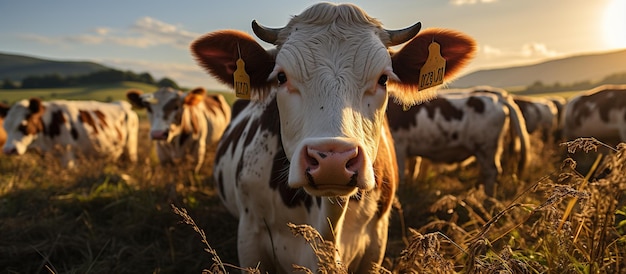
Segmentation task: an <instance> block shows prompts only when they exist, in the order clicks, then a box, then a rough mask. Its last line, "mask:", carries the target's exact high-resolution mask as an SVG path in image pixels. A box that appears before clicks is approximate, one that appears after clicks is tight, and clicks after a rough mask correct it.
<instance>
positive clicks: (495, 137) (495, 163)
mask: <svg viewBox="0 0 626 274" xmlns="http://www.w3.org/2000/svg"><path fill="white" fill-rule="evenodd" d="M387 117H388V119H389V127H390V129H391V134H392V136H393V139H394V143H395V148H396V156H397V161H398V169H399V170H400V179H401V181H404V180H405V179H404V172H403V171H404V163H405V160H407V159H409V160H412V159H414V158H416V157H424V158H426V159H429V160H430V161H432V162H439V163H461V162H463V161H465V160H467V159H469V158H470V157H472V156H474V157H475V159H476V162H477V163H478V165H479V167H480V170H481V178H482V180H481V182H482V183H483V184H484V186H485V191H486V192H487V193H488V194H490V195H492V194H493V192H494V186H495V183H496V181H497V179H498V176H499V175H501V174H502V165H501V156H502V153H503V150H504V149H503V145H504V142H505V137H506V134H507V132H508V130H509V125H510V126H511V127H513V132H514V133H515V134H516V136H518V138H520V139H521V140H522V142H520V143H521V144H523V145H522V146H521V149H522V151H523V153H524V154H523V155H525V154H526V150H527V143H528V142H527V139H528V134H527V133H526V129H525V127H524V119H523V117H521V114H520V113H519V111H518V110H517V109H516V108H515V106H514V103H512V102H511V101H509V100H503V97H502V96H499V95H498V94H496V93H493V92H485V89H484V88H481V89H473V88H470V89H465V90H448V91H447V92H444V91H442V92H440V93H439V94H438V97H437V98H435V99H433V100H431V101H428V102H425V103H422V104H419V105H416V106H413V107H412V108H410V109H406V108H404V107H403V106H402V105H400V104H395V103H390V104H389V105H388V109H387ZM419 162H421V159H419V158H418V159H417V160H416V161H415V163H413V162H410V164H409V166H408V168H409V177H408V178H407V179H406V180H407V181H408V182H411V181H412V179H413V175H414V170H413V168H418V167H416V166H415V164H416V163H419ZM525 162H526V158H525V157H520V163H519V168H518V169H522V170H523V168H524V166H525Z"/></svg>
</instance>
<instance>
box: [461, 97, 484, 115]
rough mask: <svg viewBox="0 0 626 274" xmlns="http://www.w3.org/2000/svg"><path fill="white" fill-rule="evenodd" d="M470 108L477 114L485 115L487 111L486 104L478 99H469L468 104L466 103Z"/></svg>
mask: <svg viewBox="0 0 626 274" xmlns="http://www.w3.org/2000/svg"><path fill="white" fill-rule="evenodd" d="M465 104H466V105H467V106H468V107H471V108H472V109H474V111H475V112H476V113H483V112H484V111H485V102H483V100H480V99H479V98H476V97H473V96H472V97H469V98H468V99H467V103H465Z"/></svg>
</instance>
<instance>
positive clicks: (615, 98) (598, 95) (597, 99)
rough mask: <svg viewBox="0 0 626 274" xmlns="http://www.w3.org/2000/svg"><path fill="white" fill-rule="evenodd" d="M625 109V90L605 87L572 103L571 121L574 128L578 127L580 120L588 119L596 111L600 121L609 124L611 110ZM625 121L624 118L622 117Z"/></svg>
mask: <svg viewBox="0 0 626 274" xmlns="http://www.w3.org/2000/svg"><path fill="white" fill-rule="evenodd" d="M587 104H593V105H595V109H593V110H592V109H590V108H589V107H588V106H587ZM624 107H626V89H618V88H611V87H605V88H601V89H598V90H596V91H594V92H592V93H589V94H586V95H582V96H581V97H580V99H579V100H578V101H576V102H575V103H574V105H573V106H572V108H573V109H574V110H575V111H574V112H573V113H572V116H573V121H574V123H575V125H576V126H580V125H581V123H582V120H583V119H584V118H586V117H589V116H590V115H591V113H592V112H594V111H597V112H598V113H599V114H600V119H602V121H604V122H609V113H610V112H611V111H612V110H615V109H619V108H624ZM624 119H625V120H626V117H624Z"/></svg>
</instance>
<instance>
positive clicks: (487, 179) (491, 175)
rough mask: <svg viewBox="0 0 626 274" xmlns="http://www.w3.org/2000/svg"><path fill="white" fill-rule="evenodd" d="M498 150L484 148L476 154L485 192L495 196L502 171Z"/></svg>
mask: <svg viewBox="0 0 626 274" xmlns="http://www.w3.org/2000/svg"><path fill="white" fill-rule="evenodd" d="M496 151H497V150H496V149H492V148H484V149H482V150H479V152H478V153H477V154H476V161H477V162H478V165H479V166H480V174H481V178H482V183H483V184H484V185H485V193H487V195H489V196H493V194H494V190H495V184H496V181H497V179H498V174H501V173H502V166H501V165H500V157H499V155H498V154H497V153H496Z"/></svg>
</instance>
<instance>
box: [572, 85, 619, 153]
mask: <svg viewBox="0 0 626 274" xmlns="http://www.w3.org/2000/svg"><path fill="white" fill-rule="evenodd" d="M563 137H564V138H565V140H566V141H571V140H573V139H576V138H579V137H594V138H596V139H598V140H600V141H602V142H605V143H607V144H609V145H612V146H615V145H617V144H618V143H619V142H626V85H603V86H599V87H596V88H594V89H592V90H589V91H587V92H583V93H580V94H578V95H575V96H573V97H571V98H570V99H569V101H568V102H567V105H566V106H565V114H564V115H563Z"/></svg>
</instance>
